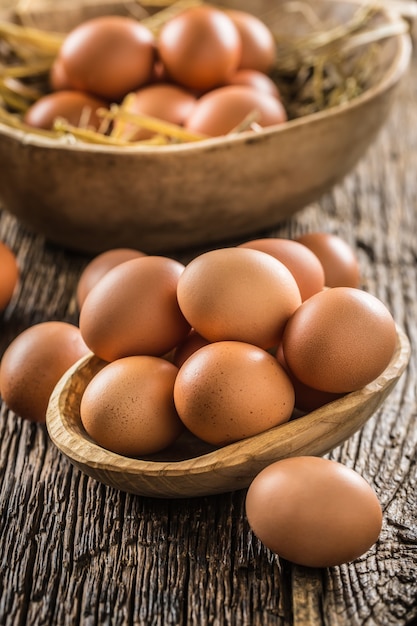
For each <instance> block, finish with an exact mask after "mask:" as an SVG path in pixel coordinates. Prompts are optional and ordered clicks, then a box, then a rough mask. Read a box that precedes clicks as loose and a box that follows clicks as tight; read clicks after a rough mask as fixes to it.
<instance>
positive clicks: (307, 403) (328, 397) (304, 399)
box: [276, 344, 345, 413]
mask: <svg viewBox="0 0 417 626" xmlns="http://www.w3.org/2000/svg"><path fill="white" fill-rule="evenodd" d="M276 357H277V360H278V363H280V365H282V367H283V368H284V369H285V371H286V372H287V374H288V377H289V379H290V381H291V383H292V386H293V387H294V392H295V402H294V404H295V408H296V409H298V410H299V411H301V412H303V413H310V412H311V411H315V410H316V409H319V408H320V407H321V406H324V405H325V404H329V402H333V401H334V400H337V399H338V398H341V397H343V396H344V395H345V394H343V393H331V392H329V391H321V390H320V389H314V388H313V387H309V386H308V385H305V384H304V383H302V382H301V381H300V380H298V378H296V376H294V374H293V373H292V372H291V371H290V370H289V369H288V366H287V364H286V362H285V358H284V352H283V350H282V344H280V345H279V346H278V349H277V351H276Z"/></svg>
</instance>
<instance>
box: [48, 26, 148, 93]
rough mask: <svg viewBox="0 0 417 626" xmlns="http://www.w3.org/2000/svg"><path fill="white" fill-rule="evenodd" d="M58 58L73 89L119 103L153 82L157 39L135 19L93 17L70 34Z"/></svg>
mask: <svg viewBox="0 0 417 626" xmlns="http://www.w3.org/2000/svg"><path fill="white" fill-rule="evenodd" d="M59 57H60V59H61V61H62V64H63V67H64V69H65V73H66V75H67V77H68V80H69V81H70V83H71V85H72V87H73V88H74V89H78V90H82V91H87V92H89V93H91V94H94V95H96V96H98V97H101V98H105V99H106V100H120V99H121V98H123V97H124V96H125V95H126V94H127V93H129V92H130V91H134V90H135V89H138V88H139V87H140V86H141V85H144V84H146V83H148V82H149V80H150V79H151V76H152V73H153V64H154V60H155V39H154V36H153V34H152V32H151V31H150V30H149V29H148V28H146V26H144V25H143V24H141V23H140V22H139V21H138V20H135V19H133V18H130V17H125V16H120V15H105V16H100V17H94V18H91V19H89V20H86V21H84V22H82V23H81V24H79V25H78V26H76V27H75V28H74V29H73V30H72V31H71V32H70V33H68V35H67V36H66V37H65V39H64V42H63V44H62V46H61V49H60V51H59Z"/></svg>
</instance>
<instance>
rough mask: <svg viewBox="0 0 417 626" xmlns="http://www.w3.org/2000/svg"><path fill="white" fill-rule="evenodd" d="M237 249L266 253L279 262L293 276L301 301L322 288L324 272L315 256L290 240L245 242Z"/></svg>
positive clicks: (267, 239) (271, 239) (274, 239)
mask: <svg viewBox="0 0 417 626" xmlns="http://www.w3.org/2000/svg"><path fill="white" fill-rule="evenodd" d="M239 247H242V248H253V249H254V250H260V251H261V252H266V253H267V254H270V255H271V256H273V257H275V258H276V259H278V261H281V263H283V264H284V265H285V266H286V267H287V268H288V269H289V270H290V272H291V274H292V275H293V276H294V278H295V280H296V281H297V285H298V288H299V290H300V294H301V298H302V300H307V298H309V297H310V296H312V295H313V294H315V293H318V292H319V291H321V290H322V289H323V288H324V270H323V266H322V264H321V263H320V261H319V260H318V258H317V257H316V255H315V254H314V253H313V252H312V251H311V250H309V249H308V248H307V247H306V246H303V245H302V244H301V243H298V242H297V241H292V240H291V239H279V238H275V237H272V238H265V239H253V240H251V241H246V242H245V243H243V244H241V245H240V246H239Z"/></svg>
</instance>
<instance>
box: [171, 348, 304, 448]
mask: <svg viewBox="0 0 417 626" xmlns="http://www.w3.org/2000/svg"><path fill="white" fill-rule="evenodd" d="M174 402H175V406H176V409H177V411H178V415H179V416H180V418H181V420H182V421H183V422H184V424H185V426H186V427H187V428H188V430H190V431H191V432H192V433H193V434H194V435H196V436H197V437H199V438H200V439H202V440H203V441H206V442H207V443H211V444H214V445H225V444H228V443H231V442H233V441H238V440H241V439H245V438H246V437H251V436H252V435H256V434H258V433H260V432H263V431H265V430H268V429H269V428H272V427H274V426H277V425H278V424H281V423H283V422H286V421H288V420H289V418H290V417H291V414H292V411H293V409H294V390H293V387H292V385H291V382H290V380H289V378H288V376H287V374H286V373H285V371H284V369H283V368H282V367H281V366H280V365H279V363H278V361H277V360H276V359H275V358H274V357H273V356H272V355H270V354H269V353H268V352H265V351H264V350H262V349H261V348H257V347H256V346H253V345H250V344H247V343H242V342H239V341H220V342H216V343H211V344H208V345H207V346H204V347H202V348H200V349H199V350H197V351H196V352H194V353H193V354H192V355H191V356H190V357H189V358H188V359H187V360H186V361H185V363H184V364H183V365H182V366H181V367H180V369H179V372H178V375H177V378H176V381H175V385H174Z"/></svg>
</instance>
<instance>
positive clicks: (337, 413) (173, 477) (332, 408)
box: [46, 328, 410, 498]
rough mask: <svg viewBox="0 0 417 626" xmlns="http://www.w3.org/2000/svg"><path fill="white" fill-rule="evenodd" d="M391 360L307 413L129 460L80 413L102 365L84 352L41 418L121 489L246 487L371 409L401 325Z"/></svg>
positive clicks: (92, 472)
mask: <svg viewBox="0 0 417 626" xmlns="http://www.w3.org/2000/svg"><path fill="white" fill-rule="evenodd" d="M397 335H398V341H397V348H396V351H395V353H394V355H393V358H392V360H391V362H390V364H389V365H388V367H387V368H386V369H385V371H384V372H383V373H382V374H381V375H380V376H379V377H378V378H377V379H376V380H374V381H373V382H372V383H370V384H369V385H367V386H366V387H364V388H363V389H361V390H359V391H355V392H353V393H350V394H348V395H346V396H344V397H342V398H339V399H338V400H335V401H333V402H331V403H329V404H326V405H324V406H323V407H321V408H319V409H316V410H315V411H312V412H311V413H308V414H305V415H303V416H300V417H297V418H295V419H292V420H291V421H289V422H287V423H285V424H282V425H280V426H277V427H275V428H272V429H270V430H268V431H266V432H263V433H261V434H259V435H256V436H254V437H250V438H248V439H244V440H242V441H238V442H236V443H233V444H230V445H226V446H224V447H221V448H214V447H211V446H208V445H207V444H205V443H203V442H201V441H199V440H198V439H196V438H195V437H193V436H191V435H185V436H184V437H182V438H180V439H179V440H178V441H177V443H176V444H175V445H174V446H172V447H171V448H169V449H167V450H165V451H164V452H162V453H160V454H158V455H155V456H154V457H152V458H149V459H135V458H128V457H124V456H121V455H119V454H115V453H113V452H110V451H108V450H105V449H104V448H102V447H100V446H99V445H97V444H96V443H94V441H92V440H91V438H90V437H89V436H88V435H87V433H86V431H85V430H84V428H83V425H82V423H81V419H80V401H81V397H82V394H83V392H84V389H85V387H86V386H87V384H88V382H89V381H90V380H91V378H92V377H93V376H94V374H95V373H97V372H98V371H99V370H100V369H101V368H102V367H103V366H104V365H105V362H104V361H101V360H100V359H98V358H97V357H96V356H94V355H87V356H86V357H83V358H82V359H80V361H78V363H76V364H75V365H74V366H73V367H72V368H70V369H69V370H68V372H67V373H66V374H64V376H63V377H62V378H61V380H60V382H59V383H58V384H57V386H56V388H55V390H54V392H53V394H52V396H51V399H50V402H49V406H48V411H47V419H46V424H47V428H48V432H49V435H50V437H51V439H52V441H53V442H54V444H55V445H56V446H57V447H58V448H59V450H61V452H62V453H63V454H64V455H65V456H67V457H68V458H69V460H70V461H71V462H72V463H73V464H74V465H75V466H76V467H78V468H79V469H81V470H82V471H83V472H85V473H86V474H88V475H89V476H91V477H93V478H95V479H96V480H98V481H100V482H102V483H105V484H106V485H109V486H111V487H115V488H117V489H120V490H122V491H126V492H130V493H134V494H138V495H143V496H152V497H163V498H181V497H194V496H204V495H213V494H216V493H223V492H228V491H233V490H236V489H243V488H246V487H247V486H248V485H249V484H250V483H251V481H252V480H253V478H254V477H255V476H256V474H258V473H259V472H260V471H261V470H262V469H263V468H264V467H266V466H267V465H269V464H270V463H273V462H274V461H278V460H279V459H283V458H287V457H291V456H300V455H315V456H321V455H323V454H326V453H328V452H330V451H331V450H332V449H333V448H335V447H336V446H338V445H340V444H341V443H343V442H344V441H345V440H346V439H348V438H349V437H351V436H352V435H353V434H354V433H355V432H356V431H357V430H358V429H360V428H361V427H362V426H363V425H364V424H365V423H366V421H367V420H368V419H369V418H370V417H371V416H372V415H373V414H374V413H375V412H376V411H377V409H378V408H379V407H380V406H381V405H382V403H383V402H384V400H385V399H386V398H387V396H388V395H389V394H390V392H391V391H392V389H393V388H394V386H395V385H396V383H397V382H398V380H399V378H400V376H401V375H402V373H403V372H404V370H405V368H406V366H407V364H408V361H409V358H410V344H409V341H408V339H407V337H406V335H405V334H404V332H403V331H402V330H401V329H399V328H398V329H397Z"/></svg>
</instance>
